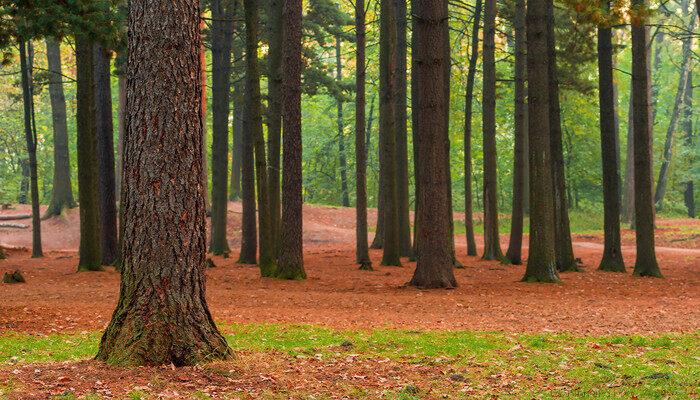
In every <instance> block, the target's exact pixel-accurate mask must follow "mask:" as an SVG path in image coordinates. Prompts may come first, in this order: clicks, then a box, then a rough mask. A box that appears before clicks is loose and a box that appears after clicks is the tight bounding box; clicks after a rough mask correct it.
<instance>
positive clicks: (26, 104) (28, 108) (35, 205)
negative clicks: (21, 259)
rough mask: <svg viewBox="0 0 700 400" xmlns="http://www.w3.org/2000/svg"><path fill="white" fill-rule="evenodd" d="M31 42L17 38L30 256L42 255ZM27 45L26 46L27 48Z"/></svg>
mask: <svg viewBox="0 0 700 400" xmlns="http://www.w3.org/2000/svg"><path fill="white" fill-rule="evenodd" d="M31 46H32V45H31V42H30V41H27V40H25V39H24V38H20V39H19V55H20V64H21V66H20V69H21V73H22V78H21V82H22V100H23V108H24V136H25V139H26V144H27V153H28V160H29V162H28V164H29V174H30V182H31V183H30V185H31V198H32V257H43V255H44V254H43V250H42V248H41V215H40V214H39V213H40V212H41V211H40V210H39V176H38V171H37V159H36V149H37V143H38V141H37V134H36V122H35V120H34V83H33V80H34V78H33V76H32V75H33V74H32V70H33V68H34V66H33V60H34V54H33V49H32V47H31ZM27 47H28V48H27Z"/></svg>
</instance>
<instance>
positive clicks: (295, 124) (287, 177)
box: [277, 0, 306, 279]
mask: <svg viewBox="0 0 700 400" xmlns="http://www.w3.org/2000/svg"><path fill="white" fill-rule="evenodd" d="M301 18H302V1H301V0H283V11H282V27H283V41H284V52H283V62H282V63H283V65H284V69H283V79H282V82H283V97H282V110H283V111H282V125H283V127H284V133H283V135H284V144H283V145H284V152H283V157H284V159H283V161H282V162H283V169H284V171H283V178H282V179H283V181H282V189H283V193H284V194H283V201H282V225H281V226H282V236H281V240H280V252H279V259H278V267H277V277H278V278H282V279H304V278H306V272H305V271H304V255H303V237H302V205H303V201H304V200H303V197H302V193H301V190H302V187H301V182H302V167H301V159H302V146H301V69H302V61H301V46H302V45H301V40H302V37H301V23H302V22H301Z"/></svg>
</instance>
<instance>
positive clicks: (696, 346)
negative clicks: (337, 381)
mask: <svg viewBox="0 0 700 400" xmlns="http://www.w3.org/2000/svg"><path fill="white" fill-rule="evenodd" d="M223 329H224V331H225V332H227V339H228V340H229V343H230V344H231V346H232V347H233V348H234V350H238V351H241V352H247V353H253V354H255V357H263V358H264V357H271V358H274V357H279V355H280V353H281V354H285V355H286V357H288V358H289V359H290V360H291V361H290V362H291V363H295V362H301V360H304V359H308V358H312V357H320V358H323V359H324V360H328V362H331V363H332V362H334V360H342V359H344V358H346V357H347V356H349V355H353V356H356V357H358V358H359V359H361V360H364V361H367V362H378V361H377V360H390V362H394V363H396V364H397V365H399V366H403V367H402V368H406V369H407V370H408V369H410V368H412V366H417V365H422V366H425V365H428V366H431V367H434V368H437V369H438V370H440V371H444V374H445V376H447V377H448V378H445V380H444V382H442V381H441V382H437V383H433V382H431V383H430V384H427V383H426V382H415V384H411V385H407V386H406V387H404V388H403V389H401V390H389V389H387V390H385V391H382V392H380V393H377V392H376V391H374V392H373V391H371V390H367V389H366V388H363V387H360V386H356V385H355V386H353V385H347V386H343V389H342V390H343V391H345V392H346V393H341V394H343V395H345V396H348V397H350V398H365V399H372V398H386V399H422V398H436V397H437V395H439V396H442V394H445V395H448V396H449V397H446V398H474V397H477V398H482V397H489V396H491V395H497V396H498V397H499V398H533V397H534V398H543V399H549V398H584V399H586V398H588V399H599V398H605V399H615V398H621V399H622V398H624V399H629V398H634V397H635V396H636V397H637V398H640V399H642V398H643V399H647V398H649V399H652V398H659V399H661V398H674V399H686V398H688V399H690V398H697V396H698V395H699V394H700V393H698V387H700V332H695V333H691V334H667V335H658V336H639V335H630V336H598V337H591V336H574V335H569V334H554V333H545V334H507V333H491V332H462V331H442V332H423V331H411V330H389V329H379V330H373V331H367V330H348V331H337V330H333V329H328V328H323V327H317V326H307V325H300V326H297V325H277V324H251V325H232V326H224V327H223ZM99 337H100V336H99V334H98V333H83V334H71V335H51V336H34V335H27V334H16V333H11V334H5V335H3V336H2V337H0V364H2V365H4V368H12V367H13V366H12V364H19V365H22V364H26V363H47V362H58V361H70V360H83V359H87V358H90V357H92V356H93V355H94V354H95V352H96V350H97V345H98V342H99ZM294 360H297V361H294ZM451 374H452V375H451ZM450 376H454V377H455V378H454V379H452V378H449V377H450ZM426 378H427V379H428V381H430V379H431V378H429V377H426ZM428 385H429V386H430V387H429V388H427V387H426V386H428ZM457 389H458V390H457ZM17 391H21V387H18V386H16V385H14V384H13V383H12V382H8V383H6V384H4V385H0V398H3V395H7V394H9V393H12V392H17ZM331 394H333V395H338V394H339V393H337V392H331V393H325V394H324V393H306V394H305V393H296V392H295V393H294V394H293V396H292V395H291V394H290V393H275V392H269V393H265V394H264V396H263V397H262V398H268V399H277V398H309V399H310V398H315V399H323V398H328V397H324V396H329V395H331ZM280 395H281V396H282V397H280ZM232 396H233V397H232V398H236V397H235V395H234V394H232ZM191 397H192V398H201V399H207V398H209V397H208V395H207V394H206V393H202V392H193V393H191ZM62 398H66V399H69V398H76V399H77V398H83V399H98V398H99V397H95V396H92V397H89V396H88V397H75V396H73V397H70V395H69V397H62ZM128 398H131V399H146V398H149V397H148V395H147V394H142V393H138V392H132V393H130V394H129V396H128Z"/></svg>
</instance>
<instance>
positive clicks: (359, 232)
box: [355, 0, 373, 271]
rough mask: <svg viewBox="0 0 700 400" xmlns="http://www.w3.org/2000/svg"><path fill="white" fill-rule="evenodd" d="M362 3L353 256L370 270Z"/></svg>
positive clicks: (359, 5) (360, 4) (361, 8)
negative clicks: (354, 248) (354, 243)
mask: <svg viewBox="0 0 700 400" xmlns="http://www.w3.org/2000/svg"><path fill="white" fill-rule="evenodd" d="M366 12H367V11H366V10H365V2H364V0H356V1H355V34H356V39H355V42H356V46H357V47H356V49H357V50H356V51H357V54H356V56H355V59H356V61H355V63H356V66H355V176H356V177H355V185H356V186H357V187H356V189H355V197H356V199H355V208H356V224H355V229H356V231H355V234H356V242H357V245H356V246H357V247H356V250H355V257H356V258H357V263H358V264H360V269H362V270H368V271H371V270H372V269H373V268H372V260H371V259H370V258H369V249H368V246H367V240H368V239H367V149H366V147H365V102H366V98H365V80H366V74H367V71H366V67H365V50H366V40H367V34H366V26H365V15H366Z"/></svg>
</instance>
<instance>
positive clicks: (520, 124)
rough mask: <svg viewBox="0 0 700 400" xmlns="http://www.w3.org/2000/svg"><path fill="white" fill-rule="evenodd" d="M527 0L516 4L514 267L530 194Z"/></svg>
mask: <svg viewBox="0 0 700 400" xmlns="http://www.w3.org/2000/svg"><path fill="white" fill-rule="evenodd" d="M525 13H526V7H525V0H516V1H515V13H514V15H513V25H514V28H515V149H514V153H515V154H514V159H513V210H512V212H511V225H510V242H509V244H508V251H506V258H507V259H508V261H510V262H511V263H512V264H516V265H519V264H522V247H523V217H524V215H523V214H524V212H525V204H524V203H525V192H526V191H527V184H526V183H525V179H526V169H527V167H526V164H527V148H528V145H527V86H526V85H527V83H526V80H527V51H526V44H525V43H526V40H527V37H526V35H527V33H526V32H525Z"/></svg>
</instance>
